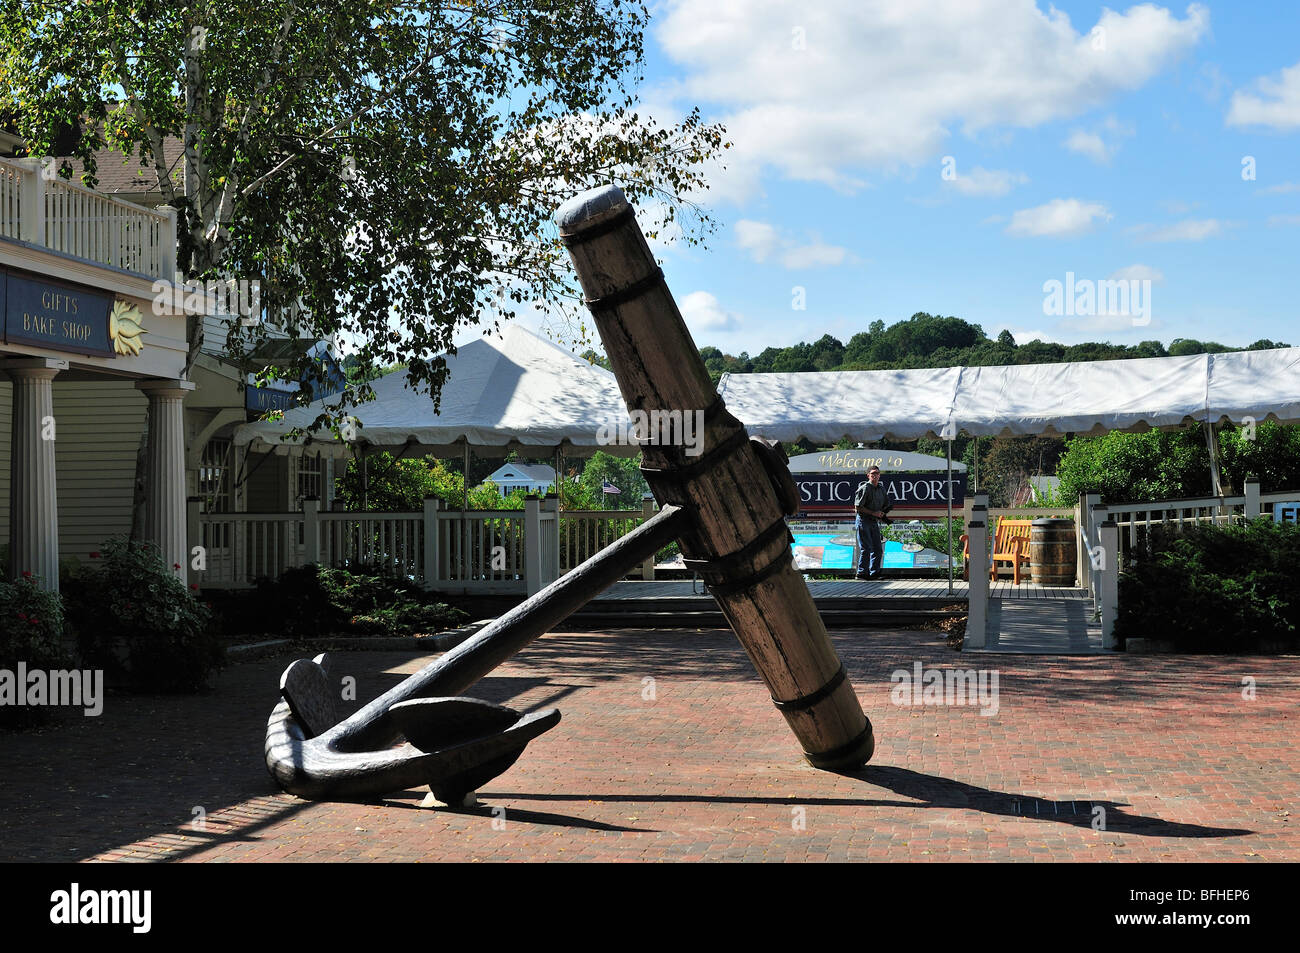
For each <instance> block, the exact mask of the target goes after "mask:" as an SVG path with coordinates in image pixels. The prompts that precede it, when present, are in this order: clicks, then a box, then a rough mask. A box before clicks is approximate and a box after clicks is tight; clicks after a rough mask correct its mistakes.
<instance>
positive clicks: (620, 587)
mask: <svg viewBox="0 0 1300 953" xmlns="http://www.w3.org/2000/svg"><path fill="white" fill-rule="evenodd" d="M808 588H809V590H810V591H811V592H812V595H813V599H815V600H816V601H817V602H818V604H820V603H821V602H822V601H823V600H828V599H861V598H863V597H871V596H889V597H891V598H892V597H904V598H906V597H914V598H921V599H938V598H952V599H954V600H957V601H960V600H963V599H965V598H966V588H967V583H966V582H964V581H963V580H961V579H955V580H953V584H952V592H951V593H949V591H948V580H946V579H876V580H872V581H870V582H867V581H865V580H863V581H860V582H859V581H857V580H853V579H829V580H828V579H813V580H809V582H808ZM692 597H695V598H699V599H701V600H707V602H708V603H710V604H711V603H712V597H711V596H709V594H708V593H707V592H706V591H705V590H704V584H703V582H701V581H698V580H697V581H696V582H694V583H692V582H691V581H690V580H689V579H675V580H655V581H653V582H650V581H646V582H642V581H639V580H625V581H624V582H617V583H615V584H614V585H613V586H611V587H610V588H608V589H606V590H605V591H604V592H603V593H601V594H600V595H598V596H597V597H596V598H595V599H593V600H592V601H593V602H609V601H617V602H624V601H627V600H640V599H674V600H676V599H690V598H692ZM989 597H990V599H1079V600H1085V599H1088V598H1090V596H1089V593H1088V590H1086V589H1075V588H1072V587H1070V588H1066V587H1060V586H1038V585H1035V584H1034V583H1032V582H1022V583H1021V584H1020V585H1018V586H1017V585H1015V584H1013V583H1012V582H1011V580H1009V579H999V580H998V581H997V582H995V583H994V584H993V585H992V587H991V588H990V590H989Z"/></svg>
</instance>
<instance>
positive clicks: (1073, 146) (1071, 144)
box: [1065, 129, 1110, 164]
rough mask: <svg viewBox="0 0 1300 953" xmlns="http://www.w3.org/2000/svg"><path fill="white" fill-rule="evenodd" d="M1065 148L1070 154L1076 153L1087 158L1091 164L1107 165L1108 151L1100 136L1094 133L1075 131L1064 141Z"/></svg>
mask: <svg viewBox="0 0 1300 953" xmlns="http://www.w3.org/2000/svg"><path fill="white" fill-rule="evenodd" d="M1065 148H1067V149H1069V150H1070V151H1071V152H1078V153H1080V154H1081V155H1085V156H1087V157H1088V158H1089V159H1091V160H1092V161H1093V162H1100V163H1103V164H1105V163H1107V162H1109V161H1110V149H1109V148H1108V147H1107V146H1106V143H1105V142H1103V141H1102V138H1101V136H1099V135H1097V134H1096V133H1095V132H1084V131H1083V130H1082V129H1076V130H1074V132H1072V133H1070V138H1069V139H1066V140H1065Z"/></svg>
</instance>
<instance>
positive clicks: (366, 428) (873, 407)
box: [234, 326, 1300, 457]
mask: <svg viewBox="0 0 1300 953" xmlns="http://www.w3.org/2000/svg"><path fill="white" fill-rule="evenodd" d="M447 367H448V370H449V372H450V376H449V377H448V380H447V383H446V385H445V386H444V387H443V389H442V405H441V410H440V412H439V413H438V414H436V415H435V414H434V413H433V402H432V400H431V399H430V398H429V397H428V396H425V395H423V394H416V393H415V392H414V391H412V390H410V389H409V388H408V387H407V386H406V373H405V371H396V372H394V373H392V374H389V375H387V376H386V377H383V378H380V379H379V380H377V381H374V382H373V384H372V386H373V388H374V390H375V394H376V398H377V399H376V400H375V401H373V402H368V403H366V404H362V405H360V406H358V407H353V408H350V409H349V410H348V412H349V413H352V414H355V416H356V417H357V418H358V419H359V420H360V421H361V427H360V428H359V429H358V444H360V445H361V446H363V447H364V446H370V447H389V448H393V447H402V446H404V445H405V446H410V447H411V449H413V450H415V451H417V452H419V453H432V454H437V455H441V456H451V455H454V454H459V453H461V452H462V451H463V450H464V448H465V447H466V446H467V445H468V446H470V447H473V448H474V452H475V453H476V454H477V455H479V456H503V455H505V453H506V452H508V451H509V450H518V451H519V452H520V453H521V454H523V455H524V456H531V457H544V456H549V455H550V454H551V453H553V452H555V451H556V450H557V449H558V450H562V451H563V452H564V453H565V454H566V455H568V456H589V455H590V454H591V453H593V452H595V451H596V450H605V451H606V452H609V453H615V454H619V455H624V456H634V455H635V454H636V452H637V450H638V448H637V447H636V446H635V445H630V444H622V445H619V444H609V445H606V444H603V443H602V442H601V437H602V435H608V434H610V433H626V431H627V419H628V418H627V410H626V406H625V404H624V402H623V398H622V395H621V394H620V393H619V389H618V384H617V382H616V381H615V379H614V375H613V374H611V373H609V371H606V370H605V369H604V368H602V367H598V366H595V365H592V364H588V363H587V361H585V360H583V359H582V358H580V357H577V356H576V355H574V354H571V353H570V352H569V351H566V350H564V349H563V348H560V347H557V346H556V345H554V344H552V343H550V342H549V341H546V340H543V339H542V338H540V337H538V336H536V335H535V334H532V333H531V332H529V331H527V330H525V329H523V328H521V327H519V326H510V327H508V328H507V329H506V331H505V334H504V339H502V340H496V339H492V338H482V339H480V340H477V341H474V342H472V343H470V344H467V345H465V346H464V347H462V348H459V349H458V352H457V353H456V354H454V355H449V356H448V357H447ZM718 392H719V393H720V394H721V395H722V397H723V399H724V400H725V401H726V404H727V409H728V410H729V411H730V412H731V413H733V414H734V415H735V416H736V417H738V418H739V419H740V420H741V421H742V422H744V424H745V425H746V427H747V428H748V429H749V432H750V433H751V434H752V435H754V436H761V437H767V438H768V439H772V440H780V441H782V442H784V443H794V442H795V441H797V440H800V439H807V440H809V441H811V442H813V443H815V444H819V445H822V446H829V445H830V444H833V443H835V442H837V441H839V440H843V439H849V440H854V441H874V440H881V439H893V440H915V439H917V438H919V437H944V436H955V435H956V434H957V433H958V432H960V431H965V432H966V433H967V434H970V435H972V436H987V435H1004V436H1012V435H1020V434H1041V433H1046V434H1062V433H1080V434H1099V433H1103V432H1105V431H1108V430H1146V429H1150V428H1175V427H1181V426H1184V425H1186V424H1188V423H1196V422H1209V423H1220V422H1222V421H1224V420H1230V421H1233V422H1236V423H1240V422H1241V421H1242V420H1243V418H1247V417H1249V418H1253V419H1254V420H1255V421H1257V422H1259V421H1264V420H1277V421H1281V422H1283V423H1297V422H1300V348H1279V349H1275V350H1268V351H1241V352H1234V353H1228V354H1195V355H1190V356H1187V357H1154V358H1140V359H1135V360H1123V361H1083V362H1077V363H1062V364H1020V365H1011V366H996V367H947V368H922V369H917V370H887V371H823V372H813V373H801V374H724V375H723V376H722V380H721V381H720V382H719V384H718ZM329 401H330V398H325V399H324V400H321V401H318V402H316V403H315V404H311V405H309V406H306V407H299V408H296V409H294V410H291V411H288V412H287V413H285V415H284V418H283V419H282V420H279V421H259V422H255V423H250V424H245V425H244V426H242V427H240V428H239V429H238V430H236V431H235V438H234V439H235V443H236V444H247V445H248V446H249V448H250V449H252V450H255V451H260V452H266V451H271V450H274V451H277V452H281V453H284V452H288V450H289V449H290V448H291V447H299V446H301V444H302V442H303V440H302V438H298V439H296V440H293V441H287V440H286V441H282V440H281V439H280V436H281V434H285V433H287V432H289V431H290V430H292V429H294V428H295V427H307V426H310V425H311V424H312V422H313V421H315V419H316V418H317V417H318V416H319V415H320V414H321V413H323V412H325V410H326V407H327V406H328V403H329ZM668 409H671V408H668ZM312 446H313V448H315V449H321V450H325V451H326V452H336V453H345V452H347V449H348V448H347V446H346V445H344V444H341V443H340V442H338V441H336V440H334V439H333V438H332V436H331V435H330V434H328V433H324V434H318V435H316V436H315V437H313V438H312Z"/></svg>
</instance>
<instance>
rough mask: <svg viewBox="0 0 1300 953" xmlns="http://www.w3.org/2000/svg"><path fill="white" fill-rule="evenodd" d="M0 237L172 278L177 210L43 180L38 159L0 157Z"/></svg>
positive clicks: (137, 272)
mask: <svg viewBox="0 0 1300 953" xmlns="http://www.w3.org/2000/svg"><path fill="white" fill-rule="evenodd" d="M0 237H2V238H13V239H17V240H19V241H23V242H27V243H29V244H32V245H40V246H43V247H45V248H48V249H50V250H51V251H57V252H62V253H63V254H66V255H71V256H73V257H75V258H80V259H83V260H85V261H91V262H95V263H96V264H100V265H108V266H110V267H112V268H120V269H122V270H124V271H129V272H133V273H135V274H138V275H143V276H145V277H148V278H160V279H163V280H165V281H175V280H176V211H175V210H174V209H171V208H166V209H151V208H146V207H144V206H142V205H134V204H132V203H130V202H124V201H122V200H121V199H118V198H114V197H113V196H111V195H105V194H103V193H101V192H96V191H94V190H93V189H88V188H86V187H84V186H81V185H77V184H75V183H72V182H68V181H66V180H64V179H61V178H58V177H57V176H55V177H52V178H46V176H45V174H44V169H43V168H42V166H41V164H40V162H39V161H38V160H36V159H0Z"/></svg>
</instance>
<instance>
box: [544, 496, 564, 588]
mask: <svg viewBox="0 0 1300 953" xmlns="http://www.w3.org/2000/svg"><path fill="white" fill-rule="evenodd" d="M541 508H542V509H543V510H545V511H546V512H547V513H550V514H551V518H550V519H549V520H547V530H546V532H545V533H544V534H543V535H544V537H545V540H546V542H547V544H548V545H547V546H546V550H545V554H546V560H545V566H546V571H545V572H544V573H543V574H542V587H543V588H545V587H546V586H549V585H550V584H551V583H553V582H555V580H557V579H559V578H560V498H559V497H558V496H556V495H555V494H554V493H547V494H546V498H545V499H543V500H542V505H541Z"/></svg>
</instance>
